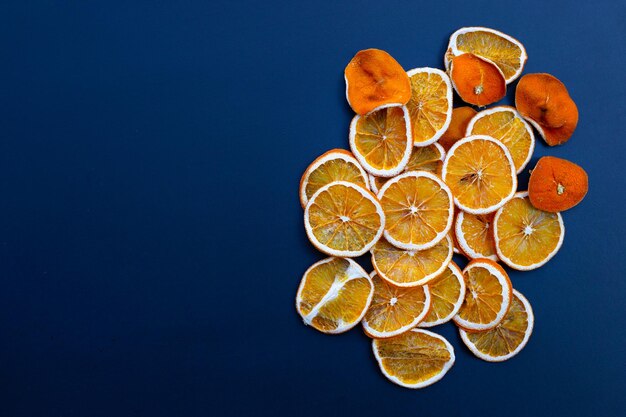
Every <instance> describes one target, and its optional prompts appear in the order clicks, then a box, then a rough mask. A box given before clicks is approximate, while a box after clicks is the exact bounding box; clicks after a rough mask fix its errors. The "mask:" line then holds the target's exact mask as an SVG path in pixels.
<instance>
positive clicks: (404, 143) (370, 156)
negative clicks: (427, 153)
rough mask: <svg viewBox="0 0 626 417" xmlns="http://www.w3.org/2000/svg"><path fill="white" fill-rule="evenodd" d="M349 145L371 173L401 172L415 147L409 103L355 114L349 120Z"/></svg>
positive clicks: (381, 175)
mask: <svg viewBox="0 0 626 417" xmlns="http://www.w3.org/2000/svg"><path fill="white" fill-rule="evenodd" d="M350 148H351V149H352V153H353V154H354V156H355V157H356V159H357V160H358V161H359V162H360V163H361V166H363V168H365V170H366V171H367V172H369V173H370V174H372V175H376V176H379V177H393V176H394V175H397V174H399V173H401V172H402V170H404V168H405V167H406V164H407V163H408V162H409V157H410V156H411V150H412V148H413V139H412V136H411V122H410V119H409V112H408V110H407V109H406V107H404V106H403V107H388V108H384V109H382V110H377V111H375V112H373V113H371V114H369V115H367V116H355V117H354V118H353V119H352V123H351V124H350Z"/></svg>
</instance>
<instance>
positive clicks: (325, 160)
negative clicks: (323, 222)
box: [300, 149, 369, 207]
mask: <svg viewBox="0 0 626 417" xmlns="http://www.w3.org/2000/svg"><path fill="white" fill-rule="evenodd" d="M333 181H348V182H352V183H355V184H357V185H360V186H361V187H364V188H369V178H368V176H367V174H366V173H365V171H364V170H363V168H361V165H359V163H358V162H357V160H356V159H355V158H354V156H352V154H351V153H350V152H348V151H346V150H343V149H333V150H331V151H328V152H326V153H325V154H323V155H321V156H320V157H318V158H317V159H316V160H315V161H313V162H312V163H311V165H309V166H308V168H307V169H306V171H304V174H303V175H302V179H301V180H300V204H302V207H305V206H306V203H307V202H308V201H309V198H311V196H312V195H313V194H315V192H316V191H317V190H319V189H320V188H322V187H323V186H325V185H326V184H330V183H331V182H333Z"/></svg>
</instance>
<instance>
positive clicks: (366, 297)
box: [296, 258, 374, 334]
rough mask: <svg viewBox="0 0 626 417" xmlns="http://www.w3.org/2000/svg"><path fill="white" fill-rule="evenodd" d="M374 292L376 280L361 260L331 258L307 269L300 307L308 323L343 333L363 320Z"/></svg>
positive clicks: (331, 331)
mask: <svg viewBox="0 0 626 417" xmlns="http://www.w3.org/2000/svg"><path fill="white" fill-rule="evenodd" d="M373 293H374V285H373V284H372V280H371V279H370V277H369V275H367V273H366V272H365V271H364V270H363V268H361V267H360V266H359V264H357V263H356V262H354V261H353V260H351V259H345V258H327V259H324V260H321V261H319V262H317V263H315V264H313V265H312V266H311V267H310V268H309V269H307V271H306V272H305V273H304V276H303V277H302V281H301V282H300V287H299V288H298V294H297V296H296V309H297V310H298V313H299V314H300V316H301V317H302V319H303V320H304V323H305V324H306V325H308V326H312V327H314V328H315V329H317V330H319V331H321V332H323V333H331V334H333V333H342V332H345V331H347V330H350V329H351V328H353V327H354V326H356V325H357V324H358V323H359V322H360V321H361V319H362V318H363V316H364V315H365V312H366V311H367V309H368V307H369V306H370V302H371V301H372V295H373Z"/></svg>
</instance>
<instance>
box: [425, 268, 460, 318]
mask: <svg viewBox="0 0 626 417" xmlns="http://www.w3.org/2000/svg"><path fill="white" fill-rule="evenodd" d="M428 291H430V310H428V314H426V317H424V320H422V321H421V323H420V324H419V327H433V326H438V325H440V324H443V323H446V322H448V321H450V320H452V318H453V317H454V316H455V315H456V314H457V313H458V311H459V309H460V308H461V304H462V303H463V299H464V298H465V280H464V279H463V272H461V269H460V268H459V267H458V266H457V265H456V264H455V263H454V262H450V263H449V264H448V266H447V268H446V269H445V271H444V272H443V273H442V274H441V275H439V276H438V277H437V278H435V279H434V280H432V281H430V282H429V283H428Z"/></svg>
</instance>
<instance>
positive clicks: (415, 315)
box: [363, 272, 430, 338]
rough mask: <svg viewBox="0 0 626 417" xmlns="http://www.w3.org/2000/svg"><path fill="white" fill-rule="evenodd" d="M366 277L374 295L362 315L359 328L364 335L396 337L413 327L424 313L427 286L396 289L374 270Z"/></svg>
mask: <svg viewBox="0 0 626 417" xmlns="http://www.w3.org/2000/svg"><path fill="white" fill-rule="evenodd" d="M370 277H371V278H372V282H373V283H374V295H373V297H372V302H371V304H370V307H369V308H368V309H367V312H366V313H365V316H364V317H363V329H364V330H365V333H366V334H367V335H368V336H370V337H374V338H385V337H392V336H397V335H399V334H401V333H404V332H406V331H408V330H410V329H412V328H413V327H415V326H417V324H418V323H419V322H420V321H422V319H423V318H424V317H425V316H426V314H427V313H428V309H429V308H430V293H429V292H428V286H426V285H424V286H418V287H412V288H400V287H396V286H393V285H391V284H389V283H388V282H387V281H385V280H384V279H382V278H380V277H379V276H378V274H376V272H372V274H371V275H370Z"/></svg>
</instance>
